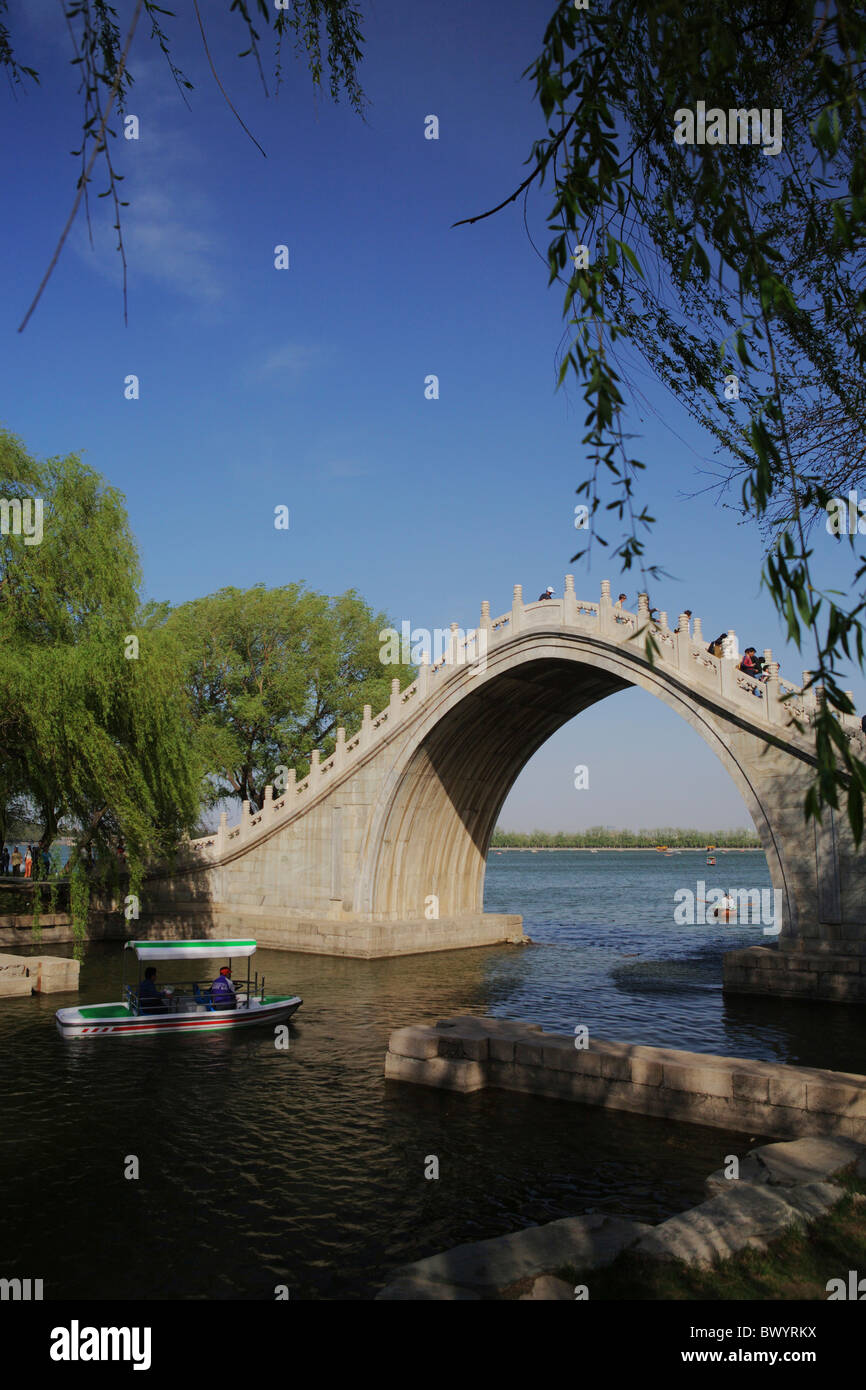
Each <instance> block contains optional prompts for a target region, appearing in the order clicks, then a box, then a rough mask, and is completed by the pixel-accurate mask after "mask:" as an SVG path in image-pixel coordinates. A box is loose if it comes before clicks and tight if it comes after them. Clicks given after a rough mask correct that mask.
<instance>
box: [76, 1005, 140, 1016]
mask: <svg viewBox="0 0 866 1390" xmlns="http://www.w3.org/2000/svg"><path fill="white" fill-rule="evenodd" d="M78 1012H79V1013H80V1014H81V1017H82V1018H117V1019H121V1018H134V1017H135V1015H134V1014H131V1013H130V1011H129V1009H128V1008H127V1006H126V1005H125V1004H84V1005H83V1006H82V1007H81V1008H80V1009H79V1010H78Z"/></svg>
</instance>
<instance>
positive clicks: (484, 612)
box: [478, 598, 490, 628]
mask: <svg viewBox="0 0 866 1390" xmlns="http://www.w3.org/2000/svg"><path fill="white" fill-rule="evenodd" d="M478 626H479V627H483V628H489V627H490V599H489V598H485V599H482V600H481V617H480V619H479V620H478Z"/></svg>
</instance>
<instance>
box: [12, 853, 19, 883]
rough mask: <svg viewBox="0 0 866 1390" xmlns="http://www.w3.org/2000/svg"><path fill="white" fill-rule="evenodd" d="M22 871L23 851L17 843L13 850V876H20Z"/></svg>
mask: <svg viewBox="0 0 866 1390" xmlns="http://www.w3.org/2000/svg"><path fill="white" fill-rule="evenodd" d="M20 873H21V851H20V849H19V848H18V846H17V845H16V846H15V848H14V849H13V851H12V877H13V878H18V877H19V876H20Z"/></svg>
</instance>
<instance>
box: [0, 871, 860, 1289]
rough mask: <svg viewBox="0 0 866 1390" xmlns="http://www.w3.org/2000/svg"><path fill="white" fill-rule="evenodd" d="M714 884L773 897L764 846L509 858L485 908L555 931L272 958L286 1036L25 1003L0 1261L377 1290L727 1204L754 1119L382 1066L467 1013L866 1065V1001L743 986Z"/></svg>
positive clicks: (61, 1269)
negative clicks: (728, 1167) (399, 1030)
mask: <svg viewBox="0 0 866 1390" xmlns="http://www.w3.org/2000/svg"><path fill="white" fill-rule="evenodd" d="M698 879H703V880H705V881H706V882H707V884H708V886H719V887H724V888H725V889H730V888H738V887H747V888H755V887H757V888H760V887H768V886H769V876H768V872H767V868H766V863H765V861H764V858H763V856H762V855H760V854H754V853H753V854H733V853H732V854H728V855H723V854H720V855H718V856H717V863H716V867H715V868H714V869H713V868H707V867H705V865H704V857H703V855H699V854H682V855H675V856H673V857H671V858H667V857H663V856H661V855H657V854H655V853H654V852H652V851H649V852H647V853H628V854H616V853H607V852H599V853H598V854H592V855H590V854H587V853H567V852H565V853H556V854H546V853H540V854H529V853H516V852H511V853H509V852H505V853H502V854H495V853H494V854H491V857H490V862H489V867H488V875H487V891H486V901H485V906H486V908H487V910H488V911H502V912H506V911H508V912H520V913H522V914H523V917H524V924H525V930H526V931H527V933H528V935H530V936H531V937H532V938H533V941H534V943H535V944H534V945H532V946H529V947H523V948H520V947H502V948H498V947H494V948H486V949H482V950H469V951H451V952H447V953H443V954H441V955H425V956H416V957H409V958H403V959H394V960H385V961H349V960H332V959H327V958H325V957H315V956H308V955H300V954H288V953H285V952H272V951H271V952H268V951H261V952H259V953H258V954H257V956H256V961H257V963H258V967H259V970H264V972H265V974H266V976H267V981H268V989H269V991H271V992H275V993H281V992H284V991H285V992H289V991H292V992H295V991H296V992H298V993H300V994H301V995H302V996H303V997H304V1001H305V1002H304V1006H303V1008H302V1009H301V1010H300V1012H299V1013H298V1014H297V1016H296V1019H295V1020H294V1021H293V1025H292V1038H291V1046H290V1048H289V1050H288V1051H287V1052H278V1051H276V1049H275V1047H274V1042H273V1034H272V1033H270V1032H269V1031H268V1030H267V1029H262V1030H261V1032H259V1033H258V1034H256V1033H249V1034H245V1035H241V1036H234V1035H231V1034H223V1035H219V1034H218V1035H216V1036H214V1037H210V1038H150V1039H142V1040H139V1041H136V1042H130V1041H124V1040H117V1041H114V1040H111V1041H105V1042H94V1043H86V1042H78V1043H71V1042H63V1041H62V1040H61V1039H60V1037H59V1036H58V1034H57V1032H56V1030H55V1027H54V1022H53V1014H54V1010H55V1009H56V1008H57V1007H58V1006H61V1005H63V1004H66V1003H68V1002H71V999H70V997H69V996H59V995H52V996H43V997H34V998H29V999H5V1000H3V1001H0V1095H2V1129H0V1183H2V1192H3V1197H4V1204H3V1205H4V1210H3V1221H2V1227H0V1276H3V1277H13V1276H15V1275H20V1276H21V1277H28V1276H29V1277H31V1278H42V1279H43V1280H44V1282H45V1297H46V1298H64V1297H78V1298H88V1299H102V1298H124V1299H134V1298H144V1299H147V1298H170V1299H175V1298H226V1299H227V1298H246V1299H262V1298H265V1299H270V1298H272V1297H273V1293H274V1286H275V1285H276V1284H287V1285H288V1286H289V1289H290V1291H291V1297H292V1298H293V1299H294V1298H302V1299H307V1298H313V1299H322V1298H325V1299H327V1298H331V1299H350V1298H369V1297H371V1296H372V1294H374V1293H375V1291H376V1290H377V1289H378V1288H379V1287H381V1285H382V1284H383V1283H385V1282H386V1281H387V1279H388V1276H389V1274H390V1272H391V1271H392V1270H393V1269H394V1268H395V1267H396V1266H398V1265H400V1264H402V1263H405V1262H407V1261H409V1260H413V1259H419V1258H422V1257H423V1256H425V1255H428V1254H433V1253H435V1252H437V1251H439V1250H442V1249H445V1248H447V1247H449V1246H451V1245H454V1244H457V1243H459V1242H461V1241H466V1240H477V1239H483V1238H485V1237H488V1236H493V1235H500V1234H502V1233H503V1232H505V1231H509V1230H516V1229H518V1228H520V1227H521V1226H525V1225H528V1224H531V1223H533V1222H544V1221H550V1220H554V1219H556V1218H557V1217H560V1216H569V1215H577V1214H580V1213H582V1212H586V1211H593V1210H595V1211H609V1212H612V1213H622V1214H626V1215H631V1216H634V1217H637V1218H640V1219H644V1220H649V1221H658V1220H659V1219H661V1218H663V1217H664V1216H665V1215H668V1214H670V1213H672V1212H674V1211H679V1210H681V1209H682V1208H683V1207H685V1206H688V1205H690V1204H691V1203H692V1202H694V1201H698V1200H700V1199H701V1197H702V1195H703V1189H702V1184H703V1179H704V1177H705V1176H706V1174H707V1173H708V1172H710V1171H711V1170H712V1169H714V1168H717V1167H719V1166H720V1165H721V1163H722V1160H723V1156H724V1154H726V1153H729V1152H731V1151H732V1148H733V1149H737V1148H742V1147H744V1146H745V1145H746V1144H747V1143H748V1142H749V1140H750V1139H751V1138H752V1137H753V1136H751V1135H748V1134H746V1135H743V1134H727V1133H726V1132H725V1131H722V1130H711V1129H705V1128H702V1127H698V1126H689V1125H676V1124H672V1123H670V1122H668V1121H660V1120H654V1119H648V1118H643V1117H640V1116H632V1115H627V1114H624V1113H619V1114H618V1113H616V1112H605V1111H602V1110H597V1109H593V1108H591V1107H582V1106H577V1105H570V1104H567V1103H565V1102H558V1101H549V1100H543V1099H538V1098H532V1097H526V1096H518V1095H513V1094H509V1093H496V1092H482V1093H481V1094H479V1095H472V1096H456V1095H449V1094H447V1093H438V1092H435V1091H432V1090H427V1089H426V1088H422V1087H417V1088H416V1087H412V1086H401V1085H398V1084H395V1083H388V1084H387V1085H386V1083H385V1081H384V1079H383V1075H382V1069H383V1059H384V1054H385V1050H386V1047H387V1041H388V1035H389V1033H390V1031H391V1029H393V1028H395V1027H398V1026H400V1025H401V1024H405V1023H411V1022H418V1021H422V1020H423V1021H427V1020H430V1021H433V1020H435V1019H437V1018H442V1017H449V1016H453V1015H455V1014H460V1013H477V1014H482V1015H483V1014H492V1015H501V1016H506V1017H513V1018H524V1019H528V1020H530V1021H532V1022H536V1023H541V1024H542V1025H544V1026H545V1027H547V1028H555V1029H559V1030H562V1031H567V1032H571V1031H572V1030H573V1028H574V1026H575V1024H577V1023H586V1024H587V1025H588V1026H589V1028H590V1032H591V1034H594V1035H596V1036H600V1037H608V1038H615V1039H620V1040H622V1041H628V1042H643V1043H649V1044H666V1045H673V1046H676V1047H684V1048H689V1049H692V1050H695V1051H708V1052H721V1053H727V1054H731V1055H736V1056H744V1057H761V1058H776V1059H779V1060H782V1061H791V1062H800V1063H803V1064H808V1065H818V1066H829V1067H833V1068H836V1069H839V1070H850V1071H866V1023H864V1021H863V1018H862V1011H860V1010H857V1009H855V1008H853V1007H848V1006H844V1005H829V1004H828V1005H821V1004H818V1005H815V1004H807V1003H795V1002H793V1001H792V1002H781V1001H771V1000H764V999H754V1000H749V999H727V1000H726V999H724V998H723V996H722V993H721V961H722V954H723V952H724V951H725V950H729V949H731V948H732V946H735V945H740V944H750V943H751V944H754V943H757V942H759V941H761V940H763V939H764V938H763V937H762V933H761V928H760V927H680V926H675V925H673V922H672V917H673V901H674V899H673V894H674V891H675V889H676V888H679V887H691V888H692V889H694V888H695V885H696V882H697V880H698ZM49 937H50V932H47V931H46V933H45V939H46V944H47V941H48V939H49ZM51 949H52V950H53V952H54V953H55V954H61V953H65V951H66V950H67V949H68V948H63V947H59V946H58V947H53V948H51ZM190 973H192V969H191V970H190ZM119 976H120V951H119V948H118V946H117V945H116V944H113V945H102V944H95V943H94V944H93V945H90V946H89V947H88V948H87V953H86V956H85V959H84V963H83V966H82V974H81V986H82V987H81V991H80V999H81V1002H98V1001H100V1000H102V1001H105V1000H110V999H112V998H116V997H117V995H118V984H119ZM431 1154H435V1155H437V1157H438V1159H439V1165H440V1178H439V1180H438V1181H427V1180H425V1179H424V1166H425V1159H426V1157H427V1155H431ZM129 1155H135V1156H136V1157H137V1158H138V1161H139V1166H140V1177H139V1179H138V1180H127V1179H125V1178H124V1176H123V1173H124V1165H125V1163H126V1160H127V1157H128V1156H129Z"/></svg>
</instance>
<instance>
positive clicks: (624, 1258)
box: [554, 1168, 866, 1302]
mask: <svg viewBox="0 0 866 1390" xmlns="http://www.w3.org/2000/svg"><path fill="white" fill-rule="evenodd" d="M834 1181H835V1182H836V1183H838V1185H839V1186H840V1187H844V1188H845V1189H846V1193H847V1195H846V1196H845V1197H844V1198H843V1199H842V1201H841V1202H840V1203H839V1204H838V1206H836V1207H834V1209H833V1210H832V1211H831V1212H828V1213H827V1214H826V1215H825V1216H822V1217H820V1218H819V1219H818V1220H817V1221H815V1222H814V1223H812V1224H811V1225H810V1226H809V1228H808V1230H806V1231H798V1230H795V1229H792V1230H791V1231H790V1232H788V1233H787V1234H785V1235H783V1236H779V1237H778V1238H777V1239H776V1240H774V1241H772V1242H770V1244H769V1245H768V1246H767V1248H766V1249H765V1250H744V1251H741V1253H740V1254H739V1255H735V1256H733V1257H732V1258H731V1259H729V1260H724V1261H721V1262H720V1263H718V1264H716V1265H713V1266H712V1267H711V1268H709V1269H706V1268H698V1267H695V1266H692V1265H686V1264H683V1263H682V1262H680V1261H679V1260H651V1259H648V1258H647V1257H646V1256H643V1255H636V1254H634V1253H633V1252H632V1251H629V1250H625V1251H623V1253H622V1254H621V1255H619V1256H618V1257H617V1259H616V1260H614V1262H613V1264H611V1265H609V1266H608V1267H607V1269H590V1270H579V1269H577V1268H574V1267H566V1268H564V1269H558V1270H555V1271H554V1273H555V1274H556V1276H557V1277H558V1278H560V1279H564V1280H565V1281H566V1282H567V1283H569V1284H571V1285H572V1286H574V1285H576V1284H586V1285H587V1287H588V1289H589V1297H590V1299H591V1300H592V1301H593V1302H598V1301H599V1300H602V1301H605V1300H617V1301H619V1300H625V1299H665V1300H707V1299H721V1300H724V1299H747V1300H762V1301H766V1300H773V1299H780V1300H784V1299H811V1300H822V1301H826V1299H827V1282H828V1280H830V1279H839V1278H842V1279H846V1278H847V1275H848V1271H849V1269H856V1270H866V1182H864V1181H863V1180H862V1179H859V1178H857V1177H855V1176H854V1171H853V1168H852V1169H849V1170H847V1171H846V1172H845V1173H842V1174H839V1176H838V1177H837V1178H835V1179H834Z"/></svg>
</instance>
